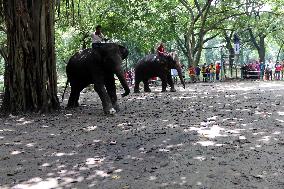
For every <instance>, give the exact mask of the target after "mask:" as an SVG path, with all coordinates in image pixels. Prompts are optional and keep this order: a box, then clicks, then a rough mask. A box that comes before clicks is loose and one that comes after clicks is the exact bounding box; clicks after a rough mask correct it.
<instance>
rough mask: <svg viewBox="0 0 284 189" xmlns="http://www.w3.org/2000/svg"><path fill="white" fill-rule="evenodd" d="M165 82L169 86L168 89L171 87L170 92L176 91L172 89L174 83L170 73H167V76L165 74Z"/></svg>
mask: <svg viewBox="0 0 284 189" xmlns="http://www.w3.org/2000/svg"><path fill="white" fill-rule="evenodd" d="M167 81H168V84H169V85H170V87H171V89H170V91H171V92H176V89H175V87H174V82H173V78H172V76H171V73H168V74H167Z"/></svg>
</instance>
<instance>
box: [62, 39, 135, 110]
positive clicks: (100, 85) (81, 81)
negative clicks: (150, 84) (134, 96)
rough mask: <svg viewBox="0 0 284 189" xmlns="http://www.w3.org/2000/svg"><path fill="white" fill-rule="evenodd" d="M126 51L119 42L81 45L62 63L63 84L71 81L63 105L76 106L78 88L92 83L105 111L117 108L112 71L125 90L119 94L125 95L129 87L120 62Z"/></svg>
mask: <svg viewBox="0 0 284 189" xmlns="http://www.w3.org/2000/svg"><path fill="white" fill-rule="evenodd" d="M128 53H129V52H128V50H127V49H126V48H125V47H123V46H121V45H117V44H114V43H105V44H103V45H102V46H101V47H100V48H96V49H93V48H90V49H85V50H83V51H80V52H77V53H76V54H75V55H73V56H72V57H71V58H70V60H69V62H68V63H67V66H66V74H67V83H66V87H67V85H68V82H70V85H71V93H70V97H69V99H68V104H67V107H77V106H79V103H78V100H79V96H80V92H81V91H82V90H83V89H84V88H85V87H87V86H88V85H89V84H94V89H95V91H96V92H97V93H98V95H99V97H100V99H101V101H102V106H103V110H104V112H105V114H115V113H116V112H117V111H119V106H118V104H117V95H116V86H115V78H114V74H116V76H117V78H118V79H119V81H120V83H121V85H122V87H123V88H124V90H125V92H124V93H123V94H122V96H127V95H128V94H129V93H130V89H129V87H128V84H127V82H126V79H125V77H124V74H123V69H122V66H121V64H122V60H123V59H125V58H126V57H127V56H128ZM66 87H65V90H66ZM65 90H64V92H65ZM63 96H64V93H63ZM62 98H63V97H62Z"/></svg>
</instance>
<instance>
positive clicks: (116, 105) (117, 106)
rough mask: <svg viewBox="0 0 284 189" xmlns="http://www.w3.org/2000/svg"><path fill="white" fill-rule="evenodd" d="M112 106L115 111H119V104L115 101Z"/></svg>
mask: <svg viewBox="0 0 284 189" xmlns="http://www.w3.org/2000/svg"><path fill="white" fill-rule="evenodd" d="M113 108H114V109H115V111H116V112H119V111H120V108H119V105H118V104H117V103H115V104H114V105H113Z"/></svg>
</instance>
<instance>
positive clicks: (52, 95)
mask: <svg viewBox="0 0 284 189" xmlns="http://www.w3.org/2000/svg"><path fill="white" fill-rule="evenodd" d="M4 13H5V20H6V25H7V38H8V61H7V62H6V64H7V65H6V70H5V93H4V100H3V104H2V109H3V110H4V111H6V112H12V113H17V112H26V111H36V112H38V111H40V112H46V111H51V110H54V109H57V108H59V101H58V97H57V78H56V64H55V50H54V49H55V48H54V40H55V39H54V1H53V0H9V1H4Z"/></svg>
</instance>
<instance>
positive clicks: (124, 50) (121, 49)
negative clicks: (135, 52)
mask: <svg viewBox="0 0 284 189" xmlns="http://www.w3.org/2000/svg"><path fill="white" fill-rule="evenodd" d="M118 47H119V52H120V55H121V58H122V60H124V59H126V58H127V56H128V54H129V51H128V49H127V48H125V47H124V46H122V45H118Z"/></svg>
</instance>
